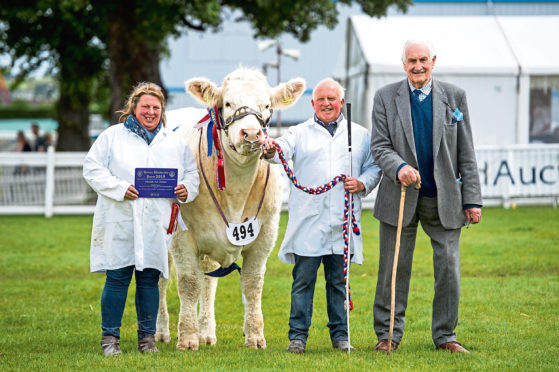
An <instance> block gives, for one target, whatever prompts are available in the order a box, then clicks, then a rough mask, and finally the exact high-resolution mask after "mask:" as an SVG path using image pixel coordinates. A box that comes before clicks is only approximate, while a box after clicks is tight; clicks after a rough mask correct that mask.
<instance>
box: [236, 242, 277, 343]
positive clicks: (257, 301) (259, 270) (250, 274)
mask: <svg viewBox="0 0 559 372" xmlns="http://www.w3.org/2000/svg"><path fill="white" fill-rule="evenodd" d="M252 248H253V249H251V250H250V251H248V252H243V270H242V272H241V288H242V291H243V293H244V295H245V300H246V302H245V320H244V326H243V330H244V334H245V345H246V346H247V347H250V348H254V349H256V348H261V349H264V348H266V339H265V338H264V318H263V317H262V286H263V285H264V273H265V272H266V260H267V258H268V254H269V253H270V252H269V251H268V250H265V251H263V250H264V249H261V248H256V247H254V246H253V247H252Z"/></svg>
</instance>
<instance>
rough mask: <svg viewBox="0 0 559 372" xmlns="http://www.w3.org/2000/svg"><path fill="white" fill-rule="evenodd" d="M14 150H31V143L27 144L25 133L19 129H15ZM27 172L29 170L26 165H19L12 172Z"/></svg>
mask: <svg viewBox="0 0 559 372" xmlns="http://www.w3.org/2000/svg"><path fill="white" fill-rule="evenodd" d="M15 151H16V152H29V151H31V145H30V144H29V141H27V138H25V133H23V131H21V130H18V131H17V137H16V149H15ZM28 172H29V167H28V166H26V165H19V166H17V167H15V169H14V174H26V173H28Z"/></svg>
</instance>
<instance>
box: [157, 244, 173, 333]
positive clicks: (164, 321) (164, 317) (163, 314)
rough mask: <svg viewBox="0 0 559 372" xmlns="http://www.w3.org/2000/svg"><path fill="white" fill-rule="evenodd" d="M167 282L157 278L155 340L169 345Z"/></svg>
mask: <svg viewBox="0 0 559 372" xmlns="http://www.w3.org/2000/svg"><path fill="white" fill-rule="evenodd" d="M171 262H172V260H171V254H169V271H171ZM168 285H169V280H168V279H165V278H163V277H160V278H159V311H158V313H157V331H156V332H155V340H156V341H163V342H165V343H169V342H170V341H171V333H170V332H169V313H168V312H167V287H168Z"/></svg>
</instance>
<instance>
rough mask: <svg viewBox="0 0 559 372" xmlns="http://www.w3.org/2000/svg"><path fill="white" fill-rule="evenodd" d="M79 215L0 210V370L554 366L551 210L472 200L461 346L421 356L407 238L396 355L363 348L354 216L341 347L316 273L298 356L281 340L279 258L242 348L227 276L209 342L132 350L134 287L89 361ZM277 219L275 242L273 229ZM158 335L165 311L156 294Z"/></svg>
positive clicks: (369, 287)
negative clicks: (256, 323) (110, 343)
mask: <svg viewBox="0 0 559 372" xmlns="http://www.w3.org/2000/svg"><path fill="white" fill-rule="evenodd" d="M91 222H92V217H91V216H56V217H54V218H52V219H45V218H43V217H40V216H0V293H1V296H0V329H2V330H3V332H2V336H1V337H0V370H1V371H17V370H26V371H30V370H42V371H59V370H106V371H108V370H110V371H136V370H137V371H143V370H161V371H163V370H165V371H175V370H176V371H179V370H180V371H188V370H193V371H372V370H382V371H387V370H391V371H433V370H439V371H443V370H456V371H486V370H488V371H525V370H537V371H552V370H555V371H556V370H558V369H559V341H558V335H559V210H558V209H553V208H551V207H522V208H518V209H515V210H504V209H500V208H485V209H484V217H483V222H482V223H481V224H480V225H476V226H473V227H471V228H469V229H467V230H466V229H464V230H463V233H462V248H461V249H462V253H461V257H462V292H461V304H460V321H459V325H458V328H457V334H458V338H459V341H460V342H461V343H462V344H463V345H464V346H465V347H466V348H468V349H469V350H470V351H471V353H470V354H468V355H456V354H449V353H446V352H440V351H435V350H434V346H433V343H432V341H431V336H430V325H431V300H432V296H433V270H432V261H431V248H430V245H429V243H428V240H427V237H426V236H425V234H424V233H423V232H421V233H420V234H419V237H418V243H417V247H416V253H415V258H414V269H413V277H412V282H411V289H410V298H409V304H408V311H407V314H406V315H407V324H406V333H405V335H404V339H403V341H402V344H401V345H400V348H399V350H398V351H397V352H395V353H393V354H391V355H390V356H386V355H385V354H379V353H376V352H374V351H373V347H374V345H375V343H376V337H375V335H374V332H373V330H372V328H373V313H372V308H373V297H374V288H375V284H376V273H377V265H378V246H377V245H378V222H377V221H376V220H374V219H373V218H372V217H371V214H370V212H368V211H366V212H364V216H363V229H362V230H363V236H364V240H365V247H366V248H365V252H364V253H365V264H364V265H362V266H359V265H353V266H352V268H351V286H352V297H353V300H354V303H355V310H354V311H353V312H352V313H351V318H350V320H351V340H352V344H353V345H354V346H355V347H356V348H357V350H356V351H355V352H352V353H351V354H349V355H348V354H347V353H345V352H340V351H335V350H333V349H332V347H331V345H330V341H329V337H328V329H327V328H326V323H327V321H328V320H327V316H326V305H325V294H324V280H323V278H322V269H320V271H319V283H317V290H316V293H315V306H314V316H313V325H312V327H311V330H310V337H309V340H308V344H307V352H306V353H305V354H303V355H291V354H289V353H287V352H286V351H285V347H286V346H287V344H288V339H287V331H288V325H287V323H288V318H289V306H290V305H289V294H290V286H291V268H292V266H291V265H288V264H285V263H282V262H280V261H279V260H278V258H277V247H279V241H278V244H277V246H276V249H275V250H274V252H273V253H272V255H271V256H270V259H269V261H268V266H267V274H266V280H265V284H264V295H263V312H264V320H265V330H264V331H265V335H266V340H267V344H268V347H267V349H265V350H249V349H246V348H245V347H244V337H243V334H242V321H243V307H242V304H241V294H240V286H239V278H238V275H237V274H236V273H234V274H232V275H230V276H229V277H226V278H224V279H221V280H220V284H219V287H218V294H217V301H216V318H217V323H218V325H217V337H218V343H217V345H216V346H215V347H210V346H205V347H201V348H200V350H199V351H197V352H192V351H186V352H181V351H177V350H176V349H175V343H174V340H173V341H172V342H171V343H170V344H167V345H165V344H160V345H158V347H159V348H160V352H159V353H157V354H153V355H141V354H139V353H138V352H137V351H136V319H135V310H134V288H133V287H134V286H131V288H130V292H129V295H128V302H127V305H126V311H125V314H124V319H123V328H122V338H121V346H122V349H123V351H124V354H123V355H121V356H119V357H116V358H105V357H103V356H102V353H101V347H100V346H99V341H100V309H99V307H100V304H99V302H100V301H99V299H100V294H101V290H102V287H103V283H104V275H102V274H91V273H89V238H90V229H91ZM285 224H286V216H285V215H282V220H281V226H280V238H281V237H282V236H283V232H284V231H285ZM169 301H170V302H169V312H170V316H171V322H172V328H171V336H172V338H175V337H176V320H177V314H178V310H179V305H178V299H177V297H176V289H175V286H174V284H172V286H171V289H170V294H169Z"/></svg>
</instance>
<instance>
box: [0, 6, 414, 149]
mask: <svg viewBox="0 0 559 372" xmlns="http://www.w3.org/2000/svg"><path fill="white" fill-rule="evenodd" d="M13 3H16V2H11V3H10V5H3V6H2V7H0V31H2V34H1V37H0V52H4V53H9V54H10V55H11V56H12V60H13V61H16V60H23V61H24V64H23V66H24V67H25V68H24V71H23V73H22V75H21V77H23V76H25V74H26V73H28V72H30V71H32V70H34V69H35V68H37V67H38V65H39V64H40V63H41V62H43V61H49V62H50V63H51V65H52V66H53V68H52V70H51V72H52V73H54V74H56V76H57V78H58V80H59V82H60V92H61V95H60V100H59V102H58V104H57V114H58V117H57V119H58V121H59V132H58V137H59V142H58V148H59V149H60V150H87V149H88V148H89V140H88V138H87V133H88V125H89V120H88V118H89V104H90V101H91V97H92V96H93V94H95V92H94V91H93V89H92V87H99V86H100V83H99V82H100V81H103V79H107V76H108V81H109V84H110V105H109V107H110V115H112V117H111V119H110V120H111V122H113V123H114V122H116V118H117V117H118V116H117V115H116V114H115V111H117V110H118V109H120V108H121V107H122V105H123V103H124V99H125V97H126V95H127V94H128V93H129V92H130V89H131V87H132V86H133V85H135V84H137V83H138V82H141V81H151V82H155V83H158V84H159V85H161V76H160V72H159V60H160V57H161V55H162V54H163V53H166V52H168V51H167V50H166V40H167V39H168V38H169V37H170V36H179V35H181V34H182V33H184V32H188V31H189V30H198V31H205V30H208V29H217V28H218V27H219V25H220V24H221V23H222V21H223V17H224V15H225V14H230V13H231V14H232V11H237V10H239V11H240V14H242V15H241V16H240V17H238V18H237V19H236V21H248V22H249V23H250V24H251V25H252V26H253V28H254V30H255V36H256V37H277V36H278V35H280V34H281V33H284V32H287V33H290V34H292V35H293V36H295V37H296V38H298V39H299V40H301V41H307V40H308V39H309V37H310V33H311V31H312V30H314V29H316V27H318V26H319V25H326V26H327V27H329V28H333V27H334V26H335V25H336V23H337V21H338V19H337V17H338V11H337V7H338V5H339V4H346V5H349V4H352V3H358V4H359V5H360V6H361V8H362V9H363V11H364V12H365V13H366V14H369V15H371V16H382V15H384V14H385V13H386V9H387V8H388V7H389V6H390V5H396V6H397V7H398V8H400V9H401V10H404V11H405V10H406V9H407V6H408V5H409V4H411V0H313V1H308V0H282V1H270V0H191V1H186V0H151V1H146V0H120V1H112V0H90V1H87V0H41V1H31V0H20V1H18V2H17V5H12V4H13ZM235 14H236V13H235ZM107 61H108V64H107V63H106V62H107Z"/></svg>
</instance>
